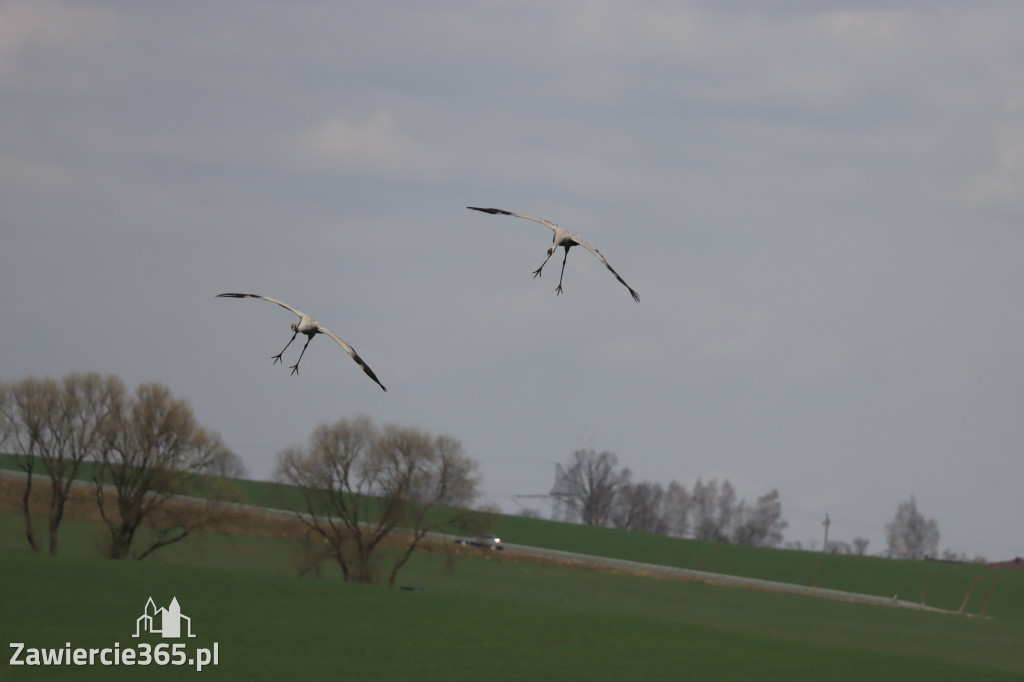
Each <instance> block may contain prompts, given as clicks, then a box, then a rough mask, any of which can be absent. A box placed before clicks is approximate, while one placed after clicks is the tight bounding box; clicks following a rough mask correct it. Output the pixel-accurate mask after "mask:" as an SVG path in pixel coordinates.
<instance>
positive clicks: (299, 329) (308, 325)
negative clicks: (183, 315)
mask: <svg viewBox="0 0 1024 682" xmlns="http://www.w3.org/2000/svg"><path fill="white" fill-rule="evenodd" d="M217 297H218V298H220V297H226V298H262V299H263V300H264V301H270V302H271V303H276V304H277V305H279V306H281V307H282V308H285V309H286V310H290V311H292V312H293V313H295V314H296V315H298V316H299V322H298V324H293V325H292V332H294V333H293V334H292V338H291V339H290V340H289V341H288V343H287V345H285V347H284V348H283V349H282V350H281V352H280V353H278V354H277V355H271V356H270V357H272V358H273V359H274V364H275V365H276V364H277V363H279V362H280V363H281V364H284V361H283V360H281V356H282V355H284V352H285V351H286V350H288V346H290V345H292V341H294V340H295V337H296V336H298V335H299V334H305V335H306V345H305V346H303V347H302V352H301V353H299V361H298V362H296V363H295V364H294V365H292V374H298V373H299V362H302V356H303V355H305V353H306V348H307V347H308V346H309V342H310V341H312V340H313V337H314V336H316V335H317V334H326V335H327V336H329V337H331V338H332V339H334V341H335V342H336V343H337V344H338V345H339V346H341V347H342V348H343V349H344V350H345V352H346V353H348V354H349V356H350V357H351V358H352V359H353V360H355V363H356V364H357V365H359V366H360V367H362V368H363V372H364V373H365V374H366V376H368V377H370V378H371V379H373V380H374V382H376V383H377V385H378V386H380V387H381V389H382V390H384V391H386V390H388V389H386V388H384V384H382V383H380V380H379V379H378V378H377V375H376V374H374V373H373V370H372V369H370V366H369V365H367V364H366V363H365V362H363V359H362V358H361V357H359V354H358V353H356V349H355V348H353V347H352V346H350V345H348V344H347V343H345V341H344V340H343V339H342V338H341V337H340V336H338V335H337V334H335V333H334V332H332V331H331V330H330V329H328V328H327V327H325V326H323V325H322V324H320V323H319V322H317V321H316V320H314V319H313V318H312V317H310V316H309V315H307V314H306V313H304V312H302V311H301V310H298V309H296V308H293V307H292V306H290V305H288V304H287V303H285V302H284V301H279V300H277V299H276V298H270V297H269V296H260V295H259V294H234V293H231V294H217Z"/></svg>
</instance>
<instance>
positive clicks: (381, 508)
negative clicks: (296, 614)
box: [0, 373, 492, 585]
mask: <svg viewBox="0 0 1024 682" xmlns="http://www.w3.org/2000/svg"><path fill="white" fill-rule="evenodd" d="M0 451H6V452H10V453H12V455H13V457H14V461H15V463H16V464H17V466H18V467H19V468H20V469H21V470H22V471H23V472H24V473H25V487H24V490H23V494H22V497H21V508H22V511H23V513H24V519H25V537H26V540H27V541H28V543H29V544H30V545H31V546H32V549H34V550H35V551H41V549H42V543H41V541H40V539H39V536H38V531H37V529H36V527H35V524H34V522H33V519H34V512H35V511H36V510H35V508H34V505H33V499H34V498H36V497H39V492H40V491H39V489H40V488H42V487H45V486H40V485H39V484H38V480H39V479H40V478H43V480H47V481H48V483H49V486H48V487H49V493H50V495H49V500H48V531H49V551H50V553H52V554H57V551H58V531H59V528H60V525H61V521H62V520H63V518H64V515H65V511H66V509H67V506H68V503H69V501H70V500H72V498H73V495H78V496H79V497H80V496H81V494H82V490H83V488H82V487H81V486H78V487H77V488H76V487H75V485H76V482H79V483H81V482H85V483H86V487H85V488H84V489H85V490H89V491H90V492H89V495H91V496H92V497H94V499H95V502H96V507H97V509H98V516H99V517H100V518H101V519H102V522H103V524H104V526H105V528H106V530H107V536H106V537H107V538H108V540H107V542H106V551H107V554H108V556H110V557H111V558H114V559H124V558H128V557H130V556H134V557H136V558H138V559H143V558H145V557H147V556H149V555H151V554H152V553H153V552H155V551H156V550H158V549H159V548H161V547H165V546H167V545H169V544H171V543H174V542H178V541H180V540H183V539H185V538H186V537H188V535H189V534H190V533H192V532H194V531H196V530H199V529H210V528H216V527H217V525H218V523H219V521H220V520H221V519H222V518H223V517H224V516H226V514H225V513H224V509H225V508H224V506H223V505H220V504H218V503H219V502H221V501H223V500H224V499H225V498H227V497H229V496H230V495H228V494H225V493H226V492H228V491H227V490H226V489H225V486H224V484H223V479H220V481H217V482H214V483H212V484H211V482H210V479H209V478H205V477H202V476H200V474H216V475H218V476H221V477H238V476H241V475H243V474H244V467H243V466H242V463H241V460H240V459H239V458H238V456H237V455H235V454H234V453H233V452H231V451H230V450H229V449H228V448H227V447H226V446H225V445H224V443H223V442H222V441H221V438H220V436H219V435H218V434H216V433H214V432H212V431H209V430H207V429H205V428H203V427H201V426H200V425H199V423H198V422H197V420H196V418H195V415H194V414H193V412H192V409H191V408H190V407H189V405H188V403H187V402H186V401H184V400H182V399H179V398H175V397H174V396H173V395H172V394H171V391H170V390H169V389H168V388H167V387H166V386H163V385H161V384H157V383H146V384H142V385H140V386H139V387H138V388H136V389H135V391H134V392H131V393H129V392H128V391H127V390H126V388H125V386H124V383H123V382H122V381H121V380H120V379H119V378H118V377H116V376H113V375H106V376H102V375H100V374H97V373H87V374H69V375H68V376H66V377H64V378H63V379H62V380H60V381H57V380H54V379H49V378H46V379H37V378H28V379H24V380H21V381H18V382H14V383H11V384H4V383H0ZM276 479H277V480H278V481H279V482H281V483H283V484H289V485H292V486H295V487H296V488H297V489H298V496H297V497H294V496H292V497H289V496H285V499H286V502H287V503H288V504H290V506H291V508H292V510H293V511H294V512H295V518H296V519H297V520H298V521H299V522H300V524H302V525H303V526H305V528H306V531H307V532H306V533H305V536H304V545H305V547H306V551H305V554H306V558H307V559H308V560H311V561H313V562H314V563H318V562H319V561H321V560H323V559H324V558H328V557H329V558H333V559H334V560H336V561H337V562H338V564H339V566H340V567H341V570H342V574H343V575H344V577H345V579H346V580H353V581H359V582H376V581H377V580H379V579H380V578H381V576H382V572H381V566H382V564H383V563H384V559H383V558H382V557H387V558H389V559H390V560H391V562H390V566H389V567H388V568H387V578H386V580H387V582H388V584H389V585H391V584H394V582H395V579H396V576H397V575H398V571H399V569H400V568H401V567H402V566H403V565H404V564H405V563H406V561H407V560H408V559H409V556H410V555H411V554H412V552H413V551H414V550H415V549H416V548H417V547H419V546H420V545H421V544H422V541H423V539H424V538H425V536H426V534H427V533H428V532H430V531H431V530H436V529H438V528H441V527H445V528H447V529H451V530H457V531H463V532H479V531H482V530H484V529H485V527H486V526H487V524H488V523H490V522H491V520H492V517H491V515H490V514H488V513H486V512H474V511H467V510H469V509H470V508H471V506H472V504H473V503H474V502H475V500H476V498H477V494H478V492H477V486H478V485H479V476H478V474H477V464H476V462H475V461H473V460H472V459H470V458H469V457H468V456H467V455H466V454H465V452H464V451H463V449H462V444H461V443H460V442H459V441H458V440H456V439H454V438H452V437H451V436H433V435H431V434H429V433H427V432H425V431H422V430H419V429H415V428H409V427H403V426H398V425H394V424H386V425H384V426H380V427H378V426H377V425H375V424H374V423H373V422H372V421H371V420H370V419H369V418H367V417H359V418H356V419H353V420H348V419H341V420H338V421H337V422H335V423H333V424H324V425H322V426H320V427H318V428H317V429H316V430H315V431H314V432H313V434H312V436H311V437H310V440H309V443H308V444H307V445H305V446H300V447H294V448H288V449H286V450H284V451H283V452H281V453H279V455H278V465H277V471H276ZM90 483H91V485H89V484H90ZM203 485H205V486H207V487H206V489H205V490H203V491H202V493H203V495H202V498H201V499H195V500H194V501H190V502H188V503H183V502H182V501H181V500H180V499H175V496H178V495H184V494H188V493H190V492H194V491H195V490H196V487H197V486H203ZM218 486H219V487H218ZM143 527H145V528H146V529H147V532H146V533H139V530H140V529H141V528H143ZM143 536H144V538H143ZM140 538H143V539H140ZM313 540H318V541H319V542H312V541H313ZM313 548H315V549H313ZM382 550H384V551H382Z"/></svg>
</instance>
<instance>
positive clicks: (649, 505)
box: [612, 469, 668, 535]
mask: <svg viewBox="0 0 1024 682" xmlns="http://www.w3.org/2000/svg"><path fill="white" fill-rule="evenodd" d="M630 478H631V475H630V471H629V469H625V470H624V471H623V472H622V477H621V481H620V485H619V491H618V494H617V495H616V501H615V510H614V512H613V513H612V524H613V525H614V526H615V527H616V528H625V529H627V530H637V531H641V532H644V533H658V534H661V535H664V534H665V533H666V531H667V530H668V524H667V523H666V521H665V517H664V515H663V511H662V505H663V503H664V501H665V491H664V489H662V487H661V485H660V484H657V483H651V482H649V481H640V482H638V483H633V482H632V481H631V480H630Z"/></svg>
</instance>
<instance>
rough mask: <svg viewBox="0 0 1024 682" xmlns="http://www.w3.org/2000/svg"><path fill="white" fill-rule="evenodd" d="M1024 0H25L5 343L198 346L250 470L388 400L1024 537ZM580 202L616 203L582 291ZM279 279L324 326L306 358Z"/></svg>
mask: <svg viewBox="0 0 1024 682" xmlns="http://www.w3.org/2000/svg"><path fill="white" fill-rule="evenodd" d="M1022 29H1024V4H1021V3H1017V2H983V1H979V2H971V3H963V2H905V3H898V2H896V3H893V2H884V3H883V2H879V3H871V2H846V3H844V2H797V1H792V2H773V3H761V2H732V3H730V2H718V1H708V2H692V3H680V2H642V1H637V0H628V1H623V2H611V1H607V0H593V1H588V2H551V1H550V0H545V1H543V2H540V1H538V2H532V1H522V0H517V1H515V2H429V3H426V2H411V1H410V2H374V3H356V2H348V3H345V2H318V1H309V2H279V3H278V2H253V1H252V0H244V1H243V0H237V1H235V0H223V1H218V2H174V3H166V2H87V1H76V2H58V1H54V0H24V1H2V0H0V207H2V209H0V231H2V235H3V237H2V245H3V246H2V249H0V314H2V320H3V322H2V325H0V380H3V381H12V380H16V379H20V378H23V377H25V376H30V375H35V376H47V375H48V376H53V377H61V376H63V375H65V374H67V373H69V372H73V371H89V370H96V371H99V372H103V373H115V374H117V375H119V376H120V377H121V378H122V379H123V380H124V381H125V382H126V383H127V384H128V385H129V386H135V385H137V384H139V383H141V382H144V381H159V382H162V383H164V384H167V385H168V386H169V387H170V388H171V389H172V391H173V392H174V394H175V395H176V396H178V397H182V398H185V399H187V400H188V401H189V402H190V403H191V404H192V406H193V408H194V410H195V412H196V415H197V417H198V419H199V421H200V422H201V423H202V424H203V425H204V426H206V427H208V428H210V429H213V430H216V431H218V432H220V434H221V435H222V437H223V438H224V440H225V441H226V442H227V444H228V445H229V446H230V447H231V448H232V449H233V450H234V451H235V452H237V453H238V454H239V455H240V456H241V457H242V458H243V459H244V461H245V463H246V465H247V466H248V468H249V471H250V473H251V474H252V476H253V477H255V478H267V477H269V476H270V475H271V473H272V471H273V468H274V462H275V458H276V455H277V453H278V452H279V451H280V450H282V449H284V448H286V447H289V446H292V445H299V444H303V443H304V442H305V441H306V440H307V439H308V437H309V435H310V434H311V432H312V430H313V429H314V428H315V427H316V426H317V425H318V424H321V423H324V422H328V421H333V420H335V419H337V418H339V417H343V416H344V417H353V416H356V415H359V414H366V415H369V416H370V417H372V418H373V419H374V420H375V421H377V422H378V423H384V422H395V423H399V424H402V425H408V426H417V427H421V428H423V429H426V430H428V431H430V432H431V433H434V434H442V433H443V434H448V435H451V436H454V437H456V438H458V439H460V440H461V441H462V443H463V445H464V447H465V449H466V451H467V453H468V454H469V455H470V456H472V457H473V458H475V459H477V460H478V461H479V462H480V464H481V473H482V475H483V483H482V489H483V491H484V499H485V500H486V501H492V502H496V503H498V504H500V505H501V506H502V507H503V508H505V509H506V510H509V511H513V510H516V509H518V508H520V507H519V506H518V505H519V504H521V505H525V506H527V507H532V508H535V509H538V510H541V511H543V512H544V513H545V514H546V513H548V512H549V511H550V506H549V505H547V504H546V503H545V501H544V500H543V499H519V500H518V503H517V500H516V498H514V497H513V495H529V494H543V493H546V492H548V491H549V490H550V489H551V487H552V484H553V482H554V473H555V464H556V462H564V461H565V460H566V459H567V458H568V457H569V456H570V455H571V453H572V452H573V451H574V450H576V449H578V448H581V447H593V448H595V449H597V450H599V451H600V450H609V451H612V452H614V453H615V454H616V455H617V456H618V458H619V461H620V463H621V464H622V466H624V467H629V468H630V469H631V470H632V472H633V477H634V479H636V480H650V481H655V482H660V483H662V484H668V483H669V482H670V481H672V480H677V481H678V482H680V483H681V484H683V485H685V486H686V487H687V488H690V487H692V484H693V483H694V482H695V481H696V480H697V479H698V478H701V479H703V480H705V481H707V480H708V479H711V478H716V479H719V480H723V479H728V480H729V481H731V482H732V483H733V485H734V486H735V487H736V489H737V492H738V494H739V496H740V497H742V498H746V499H747V500H748V501H749V502H753V501H754V500H755V499H756V498H757V497H758V496H760V495H763V494H765V493H767V492H769V491H770V490H771V489H773V488H777V489H778V490H779V493H780V496H781V501H782V505H783V509H784V516H785V518H786V519H787V520H788V521H789V523H790V527H789V529H788V531H787V533H786V539H787V540H788V541H797V540H798V541H800V542H802V543H804V544H805V545H807V544H808V543H809V542H811V541H817V542H818V544H819V546H820V543H821V538H822V535H823V527H822V521H823V520H824V517H825V515H826V513H827V514H829V517H830V519H831V520H832V525H831V527H830V530H829V537H830V539H838V540H845V541H851V540H852V539H853V538H854V537H857V536H863V537H866V538H868V539H870V541H871V544H870V545H869V547H868V551H869V552H870V553H877V552H880V551H882V550H883V549H884V547H885V524H886V523H887V522H888V521H890V520H891V519H892V518H893V516H894V515H895V513H896V508H897V506H898V505H899V503H900V502H902V501H904V500H906V499H907V498H909V497H910V496H911V495H914V496H915V497H916V500H917V504H918V509H919V510H920V511H921V512H922V513H924V514H925V516H927V517H929V518H935V519H936V520H937V522H938V525H939V529H940V532H941V541H940V548H941V549H952V550H954V551H956V552H967V553H968V554H971V555H974V554H976V553H981V554H983V555H985V556H986V557H988V558H989V559H992V560H997V559H1007V558H1012V557H1014V556H1016V555H1024V534H1022V533H1021V519H1024V494H1022V482H1024V458H1022V452H1021V450H1022V444H1024V414H1022V408H1024V343H1022V338H1024V306H1022V303H1024V87H1022V83H1024V41H1022V40H1021V35H1022ZM466 206H485V207H490V206H494V207H498V208H502V209H505V210H509V211H515V212H520V213H527V214H530V215H534V216H539V217H542V218H547V219H549V220H552V221H555V222H557V223H559V224H560V225H562V226H563V227H566V228H567V229H569V230H571V231H573V232H574V233H575V234H578V235H579V236H580V237H581V238H583V239H585V240H587V241H589V242H591V243H592V244H594V245H595V246H597V248H599V249H600V250H601V252H602V253H603V254H604V255H605V256H606V257H607V258H608V260H609V262H610V263H611V264H612V265H613V266H614V267H615V269H616V270H617V271H618V272H619V274H621V275H622V277H623V278H624V279H625V280H626V281H627V282H628V283H629V285H630V286H632V287H633V288H634V289H636V290H637V291H638V292H639V294H640V296H641V302H640V303H635V302H633V300H632V299H631V298H630V296H629V292H628V291H627V290H626V289H625V287H623V286H622V285H620V284H619V283H618V282H616V281H615V279H614V277H612V275H611V274H610V273H609V272H608V271H607V270H605V269H604V268H603V267H602V266H601V264H600V262H598V261H597V259H595V258H594V257H593V256H592V255H591V254H589V253H587V252H586V251H584V250H583V249H573V250H572V251H571V252H570V254H569V258H568V263H567V265H566V268H565V283H564V294H563V295H561V296H556V295H555V291H554V288H555V285H556V284H557V282H558V274H559V272H558V271H559V268H560V267H561V257H560V256H561V253H559V254H556V255H555V256H554V257H552V259H551V261H550V262H549V263H548V265H547V267H546V268H545V270H544V274H543V276H542V277H541V278H539V279H533V278H532V277H531V273H532V271H533V270H534V269H536V268H537V266H539V265H540V264H541V262H542V261H543V260H544V256H545V251H546V249H547V247H548V246H549V244H550V241H551V232H550V231H549V230H547V229H546V228H544V227H543V226H541V225H538V224H536V223H532V222H529V221H525V220H520V219H516V218H511V217H506V216H492V215H487V214H483V213H477V212H474V211H468V210H466V208H465V207H466ZM229 291H231V292H233V291H241V292H253V293H258V294H264V295H268V296H273V297H276V298H280V299H282V300H284V301H287V302H288V303H291V304H292V305H294V306H295V307H297V308H299V309H301V310H304V311H306V312H308V313H309V314H311V315H313V316H315V317H316V318H317V319H318V320H319V321H320V322H321V323H323V324H324V325H326V326H327V327H329V328H331V329H333V330H334V331H335V332H337V333H338V334H339V335H340V336H341V337H342V338H344V339H345V340H346V341H348V342H349V343H351V344H352V345H353V346H354V347H355V348H356V349H357V350H358V351H359V353H360V355H361V356H362V357H363V358H364V359H365V360H366V361H367V363H369V365H370V366H371V367H372V368H373V369H374V371H375V372H376V373H377V376H378V377H380V379H381V381H382V382H383V383H384V384H385V385H386V386H387V387H388V392H387V393H384V392H383V391H381V390H380V389H379V388H378V387H377V386H376V385H375V384H373V382H371V381H370V380H369V379H368V378H367V377H366V376H364V375H363V374H362V373H361V372H360V371H359V368H358V367H357V366H356V365H355V364H353V363H352V362H351V360H349V358H348V357H347V356H345V354H344V352H343V351H342V350H341V349H340V348H338V347H337V345H336V344H334V343H333V342H331V341H330V339H328V338H326V337H318V338H317V339H315V340H314V342H313V343H312V344H311V345H310V346H309V350H308V351H307V353H306V355H305V357H304V358H303V360H302V365H301V368H300V369H301V374H300V375H299V376H290V375H289V370H288V369H287V366H288V365H289V364H292V363H293V362H294V361H295V359H296V358H297V357H298V353H299V350H300V349H301V345H300V343H301V342H302V340H303V339H299V340H297V341H296V343H295V344H293V345H292V347H291V348H290V349H289V350H288V353H287V354H286V357H285V360H286V362H285V364H284V365H283V366H282V365H276V366H274V365H272V364H271V359H270V356H271V355H273V354H274V353H277V352H278V351H280V350H281V348H283V347H284V344H285V343H286V342H287V341H288V339H289V338H290V336H291V332H290V330H289V325H290V324H291V323H292V322H294V321H295V318H294V316H293V315H291V314H290V313H289V312H288V311H286V310H283V309H281V308H278V307H277V306H274V305H271V304H269V303H265V302H263V301H258V300H235V299H217V298H214V296H215V295H216V294H218V293H221V292H229Z"/></svg>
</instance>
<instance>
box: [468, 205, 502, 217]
mask: <svg viewBox="0 0 1024 682" xmlns="http://www.w3.org/2000/svg"><path fill="white" fill-rule="evenodd" d="M466 208H468V209H470V210H471V211H482V212H484V213H490V214H491V215H512V213H511V212H510V211H502V210H501V209H500V208H480V207H478V206H467V207H466Z"/></svg>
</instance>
